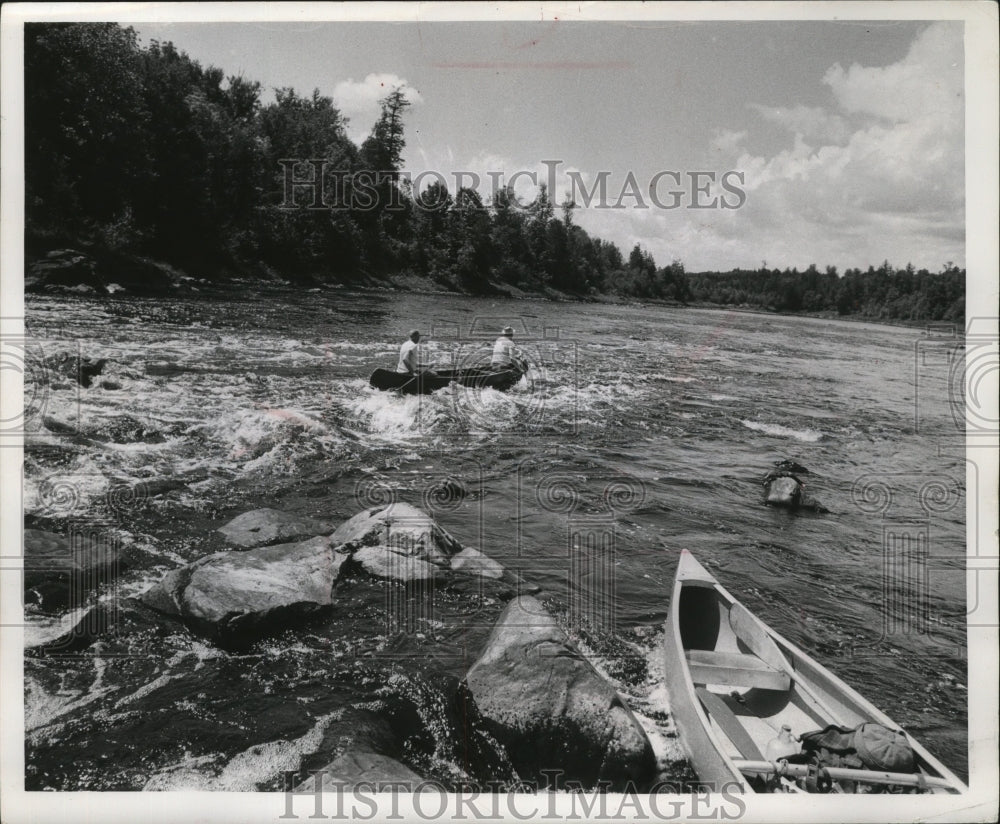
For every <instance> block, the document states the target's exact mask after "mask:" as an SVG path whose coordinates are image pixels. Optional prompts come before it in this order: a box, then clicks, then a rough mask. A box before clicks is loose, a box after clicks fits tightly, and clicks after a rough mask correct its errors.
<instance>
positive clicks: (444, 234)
mask: <svg viewBox="0 0 1000 824" xmlns="http://www.w3.org/2000/svg"><path fill="white" fill-rule="evenodd" d="M261 93H262V88H261V84H260V83H259V82H257V81H254V80H251V79H247V78H245V77H242V76H228V77H227V76H226V74H225V72H224V71H223V70H221V69H219V68H216V67H214V66H208V67H203V66H202V65H201V64H200V63H199V62H198V61H196V60H192V59H191V58H190V57H189V56H188V55H187V54H185V53H184V52H182V51H179V50H178V49H177V48H176V47H175V46H174V45H173V44H172V43H169V42H167V43H163V42H157V41H153V42H151V43H150V44H149V45H148V46H145V47H144V46H142V45H140V43H139V41H138V37H137V34H136V32H135V30H134V29H132V28H128V27H122V26H120V25H118V24H114V23H46V24H27V25H26V26H25V127H26V128H25V133H26V136H27V139H26V141H25V188H26V203H25V210H26V230H27V231H26V245H27V248H28V252H29V254H31V253H32V252H39V251H43V250H44V249H45V248H46V247H47V248H52V247H53V245H54V244H58V243H73V242H79V241H84V242H87V243H92V244H100V245H102V246H103V247H105V248H108V249H114V250H124V251H129V252H132V253H135V254H141V255H146V256H149V257H154V258H158V259H162V260H164V261H167V262H169V263H172V264H174V265H176V266H179V267H181V268H185V269H189V270H191V271H192V272H196V273H197V274H199V275H200V276H203V277H206V278H208V279H213V278H215V279H221V278H226V277H229V276H231V275H234V274H246V273H250V274H253V275H258V276H281V277H286V278H292V279H309V280H310V281H315V280H317V279H318V280H320V281H325V282H329V283H340V284H363V283H370V282H372V281H378V280H384V279H387V278H388V277H390V276H399V275H403V276H405V275H414V276H418V277H420V278H422V279H425V280H430V281H434V282H435V283H437V284H440V285H441V286H444V287H446V288H452V289H458V290H461V291H464V292H469V293H473V294H481V293H488V292H492V291H496V290H497V289H501V290H502V289H503V287H504V286H512V287H517V288H518V289H522V290H525V291H531V292H538V291H545V290H548V289H552V290H557V291H558V292H561V293H565V294H568V295H572V296H578V297H590V296H599V295H604V294H612V295H621V296H626V297H633V298H639V299H646V300H667V301H675V302H680V303H686V302H690V301H707V302H712V303H717V304H746V305H749V306H759V307H764V308H771V309H774V310H776V311H783V312H797V311H837V312H840V313H841V314H862V315H866V316H870V317H891V318H897V317H898V318H907V319H915V320H920V319H925V318H927V319H953V316H955V317H957V314H956V313H958V314H960V312H959V308H958V307H959V302H960V301H963V300H964V272H960V271H959V270H957V269H954V267H951V266H949V267H946V271H944V272H943V273H940V274H935V275H930V274H928V273H927V272H926V271H924V270H921V271H920V272H913V271H912V267H908V269H906V270H902V271H900V272H896V271H893V270H892V269H891V267H889V266H888V264H884V265H883V267H882V268H881V269H878V270H873V269H870V270H869V271H868V272H859V271H858V270H849V271H848V272H846V273H845V275H844V277H842V278H841V277H838V276H837V274H836V271H835V270H831V269H830V268H829V267H828V268H827V269H826V271H825V273H822V274H821V273H819V272H818V271H817V270H816V268H815V267H814V266H811V267H809V269H807V270H806V271H805V272H796V271H795V270H791V271H789V270H785V271H784V272H778V271H777V270H774V271H768V270H766V269H762V270H759V271H742V270H734V271H733V272H730V273H725V274H720V273H699V274H697V275H689V274H687V273H685V271H684V266H683V264H682V263H681V262H680V261H676V260H675V261H673V262H672V263H670V264H669V265H667V266H662V267H658V266H657V265H656V262H655V261H654V259H653V257H652V255H651V254H650V253H649V252H648V251H646V250H644V249H643V248H641V247H640V246H639V245H636V246H634V247H633V249H632V250H631V252H630V253H629V254H628V256H627V257H626V256H625V255H623V253H622V251H621V250H620V249H619V248H618V247H617V246H616V245H615V244H613V243H610V242H608V241H605V240H602V239H600V238H597V237H591V236H590V235H589V234H588V233H587V232H586V231H585V230H584V229H583V228H582V227H580V226H579V225H577V224H576V223H575V221H574V210H575V205H574V204H573V203H571V202H565V203H562V204H555V203H553V202H552V200H551V198H550V195H549V193H548V192H546V191H545V188H544V186H543V187H540V188H541V191H540V192H539V193H538V195H537V197H535V198H534V200H533V201H532V202H531V203H528V204H525V203H523V202H522V201H521V200H519V199H518V198H517V197H516V195H515V193H514V192H513V191H511V190H510V189H500V190H499V191H498V192H497V193H496V194H495V196H494V197H493V198H492V199H491V201H490V202H488V203H484V202H483V199H482V198H481V196H480V195H479V193H478V192H477V191H476V190H475V189H471V188H459V189H457V191H454V192H452V191H450V190H449V189H448V188H447V186H446V185H445V184H444V183H443V182H441V181H435V182H432V183H431V184H430V185H429V186H427V187H426V188H424V189H423V190H421V191H414V190H413V188H412V185H411V183H410V181H409V180H408V179H407V178H406V176H405V175H403V174H401V171H402V169H401V159H402V156H403V150H404V148H405V145H406V142H405V129H404V121H405V115H406V109H407V107H408V106H409V101H408V100H407V97H406V94H405V90H403V89H391V90H389V92H388V93H387V94H386V96H385V98H384V99H383V100H382V101H381V111H380V114H379V116H378V117H377V119H376V122H375V123H374V124H373V126H372V129H371V131H370V133H369V135H368V137H367V138H366V139H365V140H364V141H363V142H362V143H361V145H360V146H357V145H355V143H354V142H353V141H351V140H350V138H349V137H348V136H347V132H346V126H347V120H346V118H345V117H344V115H343V114H342V113H341V112H340V111H339V110H338V109H337V107H336V106H335V105H334V102H333V100H332V99H331V98H330V97H327V96H324V95H322V94H320V92H319V90H318V89H317V90H314V91H313V92H312V94H309V95H303V94H300V93H298V92H296V91H295V90H294V89H291V88H281V89H276V90H275V92H274V100H273V102H269V103H266V104H265V103H263V102H262V100H261ZM288 159H303V160H306V159H323V172H322V173H324V174H327V175H328V176H329V177H328V178H325V179H330V180H333V181H335V182H336V186H337V187H339V188H338V190H337V196H338V198H339V200H340V201H341V202H343V203H347V204H349V208H315V209H310V208H289V206H290V204H289V203H288V184H289V174H291V175H292V178H291V179H293V180H302V179H303V177H302V176H303V175H306V174H308V172H309V166H308V164H302V163H300V164H298V166H296V167H293V168H291V169H289V168H288V167H289V164H288V162H287V161H288ZM373 171H377V172H380V173H381V174H380V175H378V176H372V175H370V174H369V173H371V172H373ZM313 172H314V173H315V168H313ZM366 175H367V176H366ZM299 188H301V187H299ZM308 194H309V193H308V192H306V195H308ZM303 199H304V200H308V197H305V198H303ZM359 204H363V206H359ZM886 313H888V314H886Z"/></svg>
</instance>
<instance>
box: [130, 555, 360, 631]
mask: <svg viewBox="0 0 1000 824" xmlns="http://www.w3.org/2000/svg"><path fill="white" fill-rule="evenodd" d="M346 559H347V556H346V555H342V554H340V553H337V552H334V551H333V550H332V549H331V548H330V541H329V539H328V538H325V537H323V536H320V537H316V538H311V539H310V540H307V541H300V542H298V543H290V544H279V545H277V546H269V547H264V548H260V549H252V550H248V551H246V552H219V553H216V554H214V555H209V556H208V557H206V558H201V559H199V560H198V561H195V562H194V563H192V564H188V565H186V566H183V567H181V568H179V569H175V570H172V571H171V572H168V573H167V575H166V576H164V578H163V579H162V580H161V581H160V582H159V583H158V584H155V585H154V586H153V587H152V588H151V589H149V590H147V591H146V592H145V593H143V595H141V596H140V599H141V600H142V602H143V603H145V604H146V605H147V606H150V607H152V608H153V609H156V610H159V611H160V612H163V613H166V614H167V615H177V616H179V617H182V618H184V619H186V620H188V621H190V622H192V623H194V624H195V625H196V626H200V627H207V628H209V629H211V630H212V631H213V632H214V633H216V634H225V635H229V634H233V633H244V632H246V631H248V630H251V629H259V628H266V625H270V624H280V623H283V622H284V621H286V620H287V619H289V618H299V617H302V616H304V615H309V614H311V613H313V612H316V611H317V610H320V609H322V608H324V607H328V606H330V605H331V604H332V603H333V587H334V584H335V583H336V581H337V577H338V576H339V574H340V567H341V566H342V564H343V563H344V561H345V560H346Z"/></svg>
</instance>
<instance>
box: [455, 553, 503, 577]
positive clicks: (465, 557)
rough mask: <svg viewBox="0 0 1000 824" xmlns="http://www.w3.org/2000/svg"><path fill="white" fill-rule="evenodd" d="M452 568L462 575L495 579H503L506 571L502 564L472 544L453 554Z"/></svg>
mask: <svg viewBox="0 0 1000 824" xmlns="http://www.w3.org/2000/svg"><path fill="white" fill-rule="evenodd" d="M451 569H452V572H458V573H461V574H462V575H475V576H480V577H483V578H492V579H493V580H495V581H499V580H501V579H503V578H504V573H505V572H506V570H505V569H504V568H503V566H502V565H501V564H498V563H497V562H496V561H494V560H493V559H492V558H490V557H489V556H488V555H484V554H483V553H482V552H480V551H479V550H478V549H473V548H472V547H471V546H468V547H466V548H465V549H463V550H462V551H461V552H459V553H458V554H457V555H454V556H452V559H451ZM508 577H510V576H508Z"/></svg>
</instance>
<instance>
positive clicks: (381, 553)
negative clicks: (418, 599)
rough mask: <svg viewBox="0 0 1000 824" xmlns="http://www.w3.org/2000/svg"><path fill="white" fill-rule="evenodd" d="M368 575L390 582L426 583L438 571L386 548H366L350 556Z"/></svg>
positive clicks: (432, 565)
mask: <svg viewBox="0 0 1000 824" xmlns="http://www.w3.org/2000/svg"><path fill="white" fill-rule="evenodd" d="M352 557H353V559H354V562H355V563H357V564H360V565H361V568H362V569H363V570H364V571H365V572H367V573H368V574H369V575H374V576H375V577H376V578H386V579H388V580H390V581H404V582H405V581H427V580H430V579H431V578H433V577H434V576H435V575H439V574H440V569H439V568H438V567H436V566H435V565H434V564H429V563H427V561H421V560H420V559H419V558H414V557H413V556H412V555H402V554H400V553H398V552H396V551H395V550H394V549H393V548H392V547H388V546H366V547H362V548H361V549H359V550H357V551H356V552H355V553H354V555H353V556H352Z"/></svg>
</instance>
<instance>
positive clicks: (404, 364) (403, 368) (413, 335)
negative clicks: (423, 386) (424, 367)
mask: <svg viewBox="0 0 1000 824" xmlns="http://www.w3.org/2000/svg"><path fill="white" fill-rule="evenodd" d="M418 343H420V333H419V332H418V331H417V330H416V329H414V330H413V331H412V332H410V337H409V339H408V340H405V341H403V345H402V346H400V347H399V363H398V364H396V371H397V372H403V373H409V374H410V375H416V374H417V372H419V371H420V361H419V348H418V346H417V344H418Z"/></svg>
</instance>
